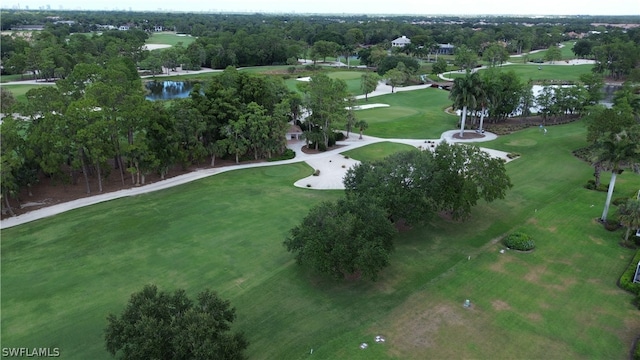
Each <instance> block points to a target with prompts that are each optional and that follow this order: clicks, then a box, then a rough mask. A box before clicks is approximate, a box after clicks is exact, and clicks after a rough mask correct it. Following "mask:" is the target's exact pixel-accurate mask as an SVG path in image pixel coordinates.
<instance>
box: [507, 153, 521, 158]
mask: <svg viewBox="0 0 640 360" xmlns="http://www.w3.org/2000/svg"><path fill="white" fill-rule="evenodd" d="M507 157H508V158H509V159H515V158H517V157H520V154H518V153H517V152H510V153H508V154H507Z"/></svg>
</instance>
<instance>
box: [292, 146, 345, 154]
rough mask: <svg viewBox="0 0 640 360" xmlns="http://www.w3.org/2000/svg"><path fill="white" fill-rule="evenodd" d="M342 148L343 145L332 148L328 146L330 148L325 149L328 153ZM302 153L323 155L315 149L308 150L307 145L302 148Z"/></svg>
mask: <svg viewBox="0 0 640 360" xmlns="http://www.w3.org/2000/svg"><path fill="white" fill-rule="evenodd" d="M344 146H345V145H334V146H330V147H329V148H328V149H327V151H329V150H335V149H340V148H342V147H344ZM302 152H303V153H305V154H321V153H323V152H324V151H320V150H316V149H313V148H311V149H310V148H308V147H307V145H304V146H303V147H302Z"/></svg>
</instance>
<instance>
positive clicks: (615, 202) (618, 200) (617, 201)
mask: <svg viewBox="0 0 640 360" xmlns="http://www.w3.org/2000/svg"><path fill="white" fill-rule="evenodd" d="M627 200H629V198H626V197H619V198H615V199H613V201H611V203H612V204H613V205H615V206H620V204H622V203H625V202H627Z"/></svg>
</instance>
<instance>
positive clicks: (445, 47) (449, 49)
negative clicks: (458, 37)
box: [436, 44, 456, 55]
mask: <svg viewBox="0 0 640 360" xmlns="http://www.w3.org/2000/svg"><path fill="white" fill-rule="evenodd" d="M455 48H456V47H455V46H453V45H451V44H438V48H437V49H436V54H439V55H453V52H454V51H455Z"/></svg>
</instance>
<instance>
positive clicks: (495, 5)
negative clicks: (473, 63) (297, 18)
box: [1, 0, 640, 15]
mask: <svg viewBox="0 0 640 360" xmlns="http://www.w3.org/2000/svg"><path fill="white" fill-rule="evenodd" d="M1 6H2V7H3V8H21V9H26V8H27V7H28V8H29V9H40V8H43V9H46V8H47V6H49V7H50V9H52V10H58V9H66V10H79V9H81V10H134V11H136V10H147V11H157V10H159V9H161V10H175V11H188V12H199V11H207V12H211V11H213V12H220V11H224V12H268V13H334V14H342V13H344V14H420V15H439V14H451V15H477V14H488V15H640V0H575V1H567V0H525V1H520V0H431V1H429V0H405V1H399V2H395V1H389V0H346V1H345V0H297V1H292V0H224V1H220V0H185V1H175V0H137V1H132V0H93V1H78V0H30V1H29V0H27V1H25V0H23V1H19V0H2V5H1Z"/></svg>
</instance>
